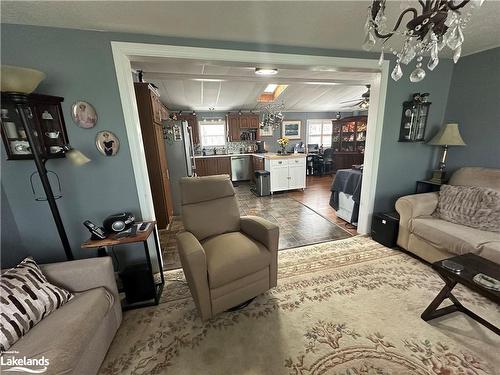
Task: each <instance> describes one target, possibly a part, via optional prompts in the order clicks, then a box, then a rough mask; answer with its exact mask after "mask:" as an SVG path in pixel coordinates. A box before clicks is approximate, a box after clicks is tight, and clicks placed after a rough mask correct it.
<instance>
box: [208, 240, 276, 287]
mask: <svg viewBox="0 0 500 375" xmlns="http://www.w3.org/2000/svg"><path fill="white" fill-rule="evenodd" d="M202 246H203V249H204V250H205V254H206V257H207V269H208V278H209V284H210V288H211V289H213V288H218V287H220V286H222V285H224V284H227V283H229V282H232V281H235V280H237V279H239V278H242V277H245V276H247V275H249V274H252V273H254V272H257V271H259V270H261V269H263V268H265V267H267V266H269V264H270V262H271V253H270V252H269V251H268V250H267V249H266V248H265V247H264V245H262V244H261V243H260V242H258V241H254V240H252V239H251V238H249V237H247V236H245V235H244V234H243V233H241V232H232V233H225V234H221V235H219V236H216V237H212V238H210V239H208V240H206V241H203V242H202Z"/></svg>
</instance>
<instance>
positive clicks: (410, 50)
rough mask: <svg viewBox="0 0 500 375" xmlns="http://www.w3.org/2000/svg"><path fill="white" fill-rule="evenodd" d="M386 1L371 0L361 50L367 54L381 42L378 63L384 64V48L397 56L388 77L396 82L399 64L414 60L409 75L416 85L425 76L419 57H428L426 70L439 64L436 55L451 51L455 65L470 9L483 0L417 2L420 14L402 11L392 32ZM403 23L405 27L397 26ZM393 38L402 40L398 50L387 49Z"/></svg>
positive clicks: (394, 47)
mask: <svg viewBox="0 0 500 375" xmlns="http://www.w3.org/2000/svg"><path fill="white" fill-rule="evenodd" d="M386 2H387V0H373V2H372V4H371V5H370V6H369V7H368V16H367V18H366V22H365V27H364V28H365V39H364V42H363V46H362V47H363V49H365V50H367V51H369V50H371V49H372V48H373V47H374V46H375V45H376V44H377V41H381V43H382V52H381V54H380V58H379V64H380V65H382V62H383V61H384V49H388V50H389V51H391V52H392V53H393V54H394V55H395V56H396V65H395V66H394V69H393V70H392V73H391V77H392V79H394V80H395V81H397V80H399V79H401V77H402V76H403V70H402V68H401V64H403V65H408V64H410V63H411V62H412V61H413V60H414V59H415V58H417V66H416V67H415V69H414V70H413V71H411V73H410V81H411V82H419V81H421V80H423V79H424V78H425V76H426V72H425V70H424V69H423V68H422V63H421V61H422V57H423V56H428V55H430V59H429V61H428V63H427V69H429V70H430V71H432V70H434V69H435V68H436V67H437V65H438V64H439V52H440V51H442V50H443V48H444V47H448V48H449V49H451V50H452V51H453V61H454V62H455V63H456V62H457V61H458V59H459V58H460V55H461V53H462V44H463V42H464V39H465V38H464V32H463V30H464V29H465V27H466V25H467V24H468V23H469V21H470V19H471V16H472V10H473V9H474V8H477V7H480V6H481V5H482V4H483V2H484V0H459V1H457V0H419V1H418V2H419V3H420V6H421V9H420V11H419V10H417V9H416V8H413V7H407V8H406V9H404V10H403V11H402V13H401V14H400V15H399V17H398V19H397V20H396V22H395V24H394V27H393V28H392V29H390V28H389V26H388V25H387V17H386V15H385V12H386ZM403 20H406V21H407V23H406V27H401V28H400V26H401V25H402V24H403ZM393 36H399V39H401V38H402V39H403V41H402V44H401V46H400V47H396V46H392V47H389V41H393V40H394V39H397V38H394V39H391V38H392V37H393Z"/></svg>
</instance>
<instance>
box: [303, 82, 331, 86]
mask: <svg viewBox="0 0 500 375" xmlns="http://www.w3.org/2000/svg"><path fill="white" fill-rule="evenodd" d="M304 83H305V84H306V85H329V86H335V85H340V83H338V82H304Z"/></svg>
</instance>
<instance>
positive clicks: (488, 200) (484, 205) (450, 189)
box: [436, 185, 500, 232]
mask: <svg viewBox="0 0 500 375" xmlns="http://www.w3.org/2000/svg"><path fill="white" fill-rule="evenodd" d="M436 214H437V216H439V217H440V218H441V219H443V220H446V221H450V222H452V223H457V224H462V225H466V226H468V227H472V228H477V229H480V230H486V231H491V232H500V191H497V190H493V189H489V188H484V187H478V186H451V185H442V186H441V190H440V191H439V200H438V206H437V210H436Z"/></svg>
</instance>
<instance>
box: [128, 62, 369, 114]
mask: <svg viewBox="0 0 500 375" xmlns="http://www.w3.org/2000/svg"><path fill="white" fill-rule="evenodd" d="M132 66H133V68H134V69H141V70H143V72H144V79H145V80H146V81H147V82H151V83H154V84H155V85H156V86H157V87H158V89H159V91H160V98H161V100H162V102H163V103H164V104H165V105H166V106H167V108H169V109H176V110H180V109H182V110H196V111H208V110H210V109H211V108H213V109H214V110H215V111H229V110H233V111H234V110H240V109H241V110H258V109H259V108H261V107H262V106H263V105H262V104H259V103H258V102H257V98H258V96H259V95H260V94H262V93H263V92H264V89H265V87H266V86H267V85H268V84H269V83H276V84H286V85H288V87H287V89H286V90H285V91H284V92H283V93H282V94H281V95H280V96H279V97H278V98H277V100H276V102H278V103H281V102H283V103H284V104H285V110H286V111H289V112H323V111H336V110H343V111H346V110H353V109H357V108H356V107H353V104H354V103H349V104H343V103H342V102H344V101H351V100H356V99H359V98H360V97H361V94H363V93H364V92H365V91H366V87H365V84H366V83H368V82H370V80H371V79H372V78H373V74H374V73H371V72H359V71H332V70H331V69H327V68H322V67H307V68H305V67H304V68H300V67H299V68H297V67H294V68H293V69H292V68H291V67H287V66H277V68H279V72H278V74H277V75H275V76H272V77H258V76H256V75H255V73H254V70H255V67H254V66H249V65H247V64H237V63H228V62H214V61H198V60H186V59H149V61H143V62H134V63H133V64H132ZM200 79H204V80H206V79H209V80H212V81H200ZM327 83H328V84H327Z"/></svg>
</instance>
